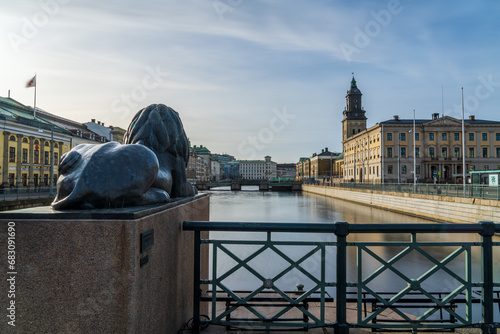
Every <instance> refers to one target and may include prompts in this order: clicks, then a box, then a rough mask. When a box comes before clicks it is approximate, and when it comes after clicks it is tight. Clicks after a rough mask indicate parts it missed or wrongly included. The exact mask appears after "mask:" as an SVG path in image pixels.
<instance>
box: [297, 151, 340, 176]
mask: <svg viewBox="0 0 500 334" xmlns="http://www.w3.org/2000/svg"><path fill="white" fill-rule="evenodd" d="M340 156H341V153H336V152H330V151H329V150H328V147H326V148H324V149H322V150H321V153H319V154H317V153H313V155H312V156H311V157H310V158H300V160H299V162H298V163H297V165H296V177H295V179H296V180H297V181H305V182H308V181H311V182H318V181H319V182H321V183H324V182H327V183H330V182H332V179H333V178H337V177H338V176H339V174H338V171H337V170H336V169H335V164H336V161H337V159H338V158H339V157H340Z"/></svg>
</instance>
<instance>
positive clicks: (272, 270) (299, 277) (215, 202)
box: [207, 186, 500, 320]
mask: <svg viewBox="0 0 500 334" xmlns="http://www.w3.org/2000/svg"><path fill="white" fill-rule="evenodd" d="M207 193H209V194H210V220H211V221H233V222H294V223H304V224H307V223H331V222H335V221H347V222H348V223H353V224H355V223H367V224H371V223H397V224H409V223H432V222H431V221H428V220H424V219H420V218H416V217H410V216H406V215H401V214H397V213H392V212H388V211H385V210H380V209H375V208H371V207H367V206H363V205H359V204H354V203H350V202H346V201H342V200H339V199H333V198H328V197H324V196H319V195H315V194H309V193H301V192H261V191H258V188H257V187H251V186H247V187H245V186H244V187H243V189H242V191H230V190H229V189H228V188H219V189H216V190H212V191H208V192H207ZM210 238H211V239H216V240H229V239H231V240H234V239H237V240H246V241H248V240H265V239H266V233H235V232H211V234H210ZM417 239H418V241H428V242H477V241H480V237H479V236H478V235H475V234H433V235H428V234H426V235H422V234H417ZM273 240H281V241H284V240H287V241H290V240H291V241H314V242H333V241H335V236H334V235H333V234H316V233H301V234H298V233H279V234H273ZM408 241H410V236H409V235H398V234H380V233H377V234H359V235H355V234H351V235H349V236H348V242H356V243H359V242H393V243H396V242H408ZM495 241H498V240H495ZM260 247H261V246H254V245H229V246H227V248H228V249H229V250H230V251H231V252H233V253H234V254H235V255H236V256H237V257H239V258H240V259H244V258H246V257H247V256H249V255H250V254H251V253H253V252H254V251H256V250H257V249H259V248H260ZM277 248H278V249H279V250H280V251H282V252H283V253H284V254H285V255H286V256H288V257H290V258H291V259H293V260H298V259H300V258H301V257H302V256H304V255H305V254H306V253H307V252H309V251H310V250H312V249H313V246H278V247H277ZM404 248H405V247H404V246H372V247H369V249H370V251H372V252H373V253H374V255H372V254H369V253H367V252H361V253H362V257H361V260H360V263H361V265H362V271H361V273H359V272H358V271H357V266H356V263H357V261H358V260H359V259H358V258H357V252H358V250H357V248H356V247H349V248H348V281H350V282H358V280H359V278H360V277H361V279H362V280H365V279H366V278H367V277H369V276H370V275H371V274H372V273H373V272H374V271H376V270H377V269H378V268H380V267H381V266H382V265H383V264H382V262H380V259H383V260H384V261H388V260H390V259H391V258H392V257H394V256H396V255H397V254H399V253H400V252H401V251H403V250H404ZM457 248H459V247H458V246H445V247H442V246H439V247H438V246H435V245H430V246H425V247H421V250H422V252H423V253H424V254H422V252H418V251H417V250H413V251H411V252H410V253H409V254H407V255H406V256H404V257H403V258H402V259H401V260H399V261H398V262H396V263H395V264H394V265H393V267H394V268H395V269H396V270H399V271H400V274H402V275H404V276H406V277H407V278H410V279H417V278H419V277H421V276H422V275H424V274H425V273H426V272H427V271H428V270H430V269H431V268H433V267H434V266H435V262H432V260H430V259H429V257H432V258H434V259H436V260H437V261H442V260H443V259H445V258H446V257H448V256H449V255H450V254H451V253H452V252H454V251H455V250H456V249H457ZM495 248H500V247H495ZM335 253H336V250H335V247H333V246H327V247H326V263H327V265H326V272H325V278H326V281H329V282H334V281H335V280H336V278H335V276H336V274H335ZM471 254H472V281H473V282H480V281H481V269H480V254H481V253H480V249H479V247H472V251H471ZM377 258H379V259H377ZM494 258H495V281H499V280H498V278H499V277H500V270H499V267H500V265H499V263H498V260H499V259H500V250H495V257H494ZM466 263H467V260H466V256H465V253H462V254H461V255H459V256H458V257H457V258H455V259H454V260H452V261H450V262H449V263H448V264H447V265H446V267H447V268H449V270H450V272H451V274H450V273H447V272H446V271H445V270H443V269H440V270H438V271H437V272H436V273H435V274H434V275H432V277H429V278H427V279H425V280H423V281H422V287H423V288H424V289H426V290H427V291H432V292H448V293H449V292H451V291H454V290H455V289H457V288H458V287H459V286H460V282H459V280H457V279H456V277H453V275H456V276H458V277H460V278H462V279H466V270H465V269H466ZM235 264H236V262H235V261H234V260H233V259H231V257H230V256H229V255H226V254H225V253H224V252H223V251H221V250H219V251H218V260H217V267H216V270H217V275H218V276H221V275H222V274H224V273H225V272H227V271H228V270H229V269H230V268H232V267H233V266H234V265H235ZM248 265H249V266H250V267H252V268H254V269H255V270H256V271H258V272H259V273H260V274H261V275H262V276H263V277H267V278H274V277H276V275H279V274H280V273H281V272H282V271H283V270H285V268H287V267H288V266H289V263H288V262H287V261H286V260H284V259H283V257H282V256H280V255H278V254H276V253H275V252H273V251H271V250H267V251H265V252H264V253H262V254H261V255H259V256H258V257H256V258H254V259H253V260H251V261H249V262H248ZM301 267H302V268H303V269H304V271H307V272H308V273H311V274H312V275H314V276H315V277H320V272H321V258H320V255H319V253H316V254H314V255H313V256H311V257H310V258H308V260H306V261H304V262H303V263H302V265H301ZM210 275H212V265H211V266H210ZM223 284H224V285H226V286H228V287H229V288H231V289H233V290H254V289H256V288H258V287H259V286H261V285H262V280H260V279H258V278H257V277H255V276H254V275H253V274H251V273H250V272H249V271H248V270H246V269H245V268H240V269H239V270H238V271H236V272H235V273H234V274H231V275H229V276H228V277H227V278H226V279H225V280H224V281H223ZM274 284H275V286H277V287H279V288H280V289H282V290H295V289H296V285H297V284H303V285H304V289H306V290H307V289H308V288H311V287H312V286H314V284H313V281H312V280H311V279H310V278H309V277H307V275H306V274H304V273H303V272H301V271H300V270H298V269H293V270H291V271H290V272H288V273H287V274H285V275H282V276H281V275H280V278H279V279H278V280H276V281H275V282H274ZM407 285H408V283H407V282H406V281H405V280H404V279H402V278H401V277H398V275H396V274H395V273H394V272H393V271H391V270H385V271H384V272H383V273H382V274H380V275H379V276H377V277H376V278H374V279H372V280H370V282H369V283H368V284H367V287H368V288H369V289H372V290H373V291H376V292H398V291H401V290H402V289H404V288H405V287H407ZM350 290H351V291H355V288H350ZM476 290H478V289H476ZM329 293H331V294H332V296H334V289H333V288H332V289H330V290H329ZM353 297H355V295H353ZM475 309H477V310H475V311H474V318H476V317H478V316H479V309H480V307H479V305H477V306H475ZM412 312H414V313H418V311H417V310H415V311H412ZM458 312H459V313H463V312H462V311H461V310H460V308H459V309H458ZM416 315H418V314H416ZM497 316H498V314H497ZM475 320H477V319H475Z"/></svg>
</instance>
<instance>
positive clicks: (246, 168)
mask: <svg viewBox="0 0 500 334" xmlns="http://www.w3.org/2000/svg"><path fill="white" fill-rule="evenodd" d="M264 159H265V160H239V163H240V176H241V178H242V179H245V180H267V181H270V180H271V179H273V178H276V166H277V164H276V162H274V161H271V157H270V156H266V157H264Z"/></svg>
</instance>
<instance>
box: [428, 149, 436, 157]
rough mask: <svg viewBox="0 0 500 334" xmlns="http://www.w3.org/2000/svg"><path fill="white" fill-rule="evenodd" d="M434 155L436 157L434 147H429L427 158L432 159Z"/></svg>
mask: <svg viewBox="0 0 500 334" xmlns="http://www.w3.org/2000/svg"><path fill="white" fill-rule="evenodd" d="M435 155H436V152H435V149H434V147H429V156H430V157H431V158H434V156H435Z"/></svg>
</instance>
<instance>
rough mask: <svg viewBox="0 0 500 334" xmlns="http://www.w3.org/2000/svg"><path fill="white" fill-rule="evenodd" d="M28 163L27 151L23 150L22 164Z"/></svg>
mask: <svg viewBox="0 0 500 334" xmlns="http://www.w3.org/2000/svg"><path fill="white" fill-rule="evenodd" d="M27 162H28V149H27V148H23V164H25V163H27Z"/></svg>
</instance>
